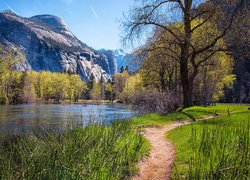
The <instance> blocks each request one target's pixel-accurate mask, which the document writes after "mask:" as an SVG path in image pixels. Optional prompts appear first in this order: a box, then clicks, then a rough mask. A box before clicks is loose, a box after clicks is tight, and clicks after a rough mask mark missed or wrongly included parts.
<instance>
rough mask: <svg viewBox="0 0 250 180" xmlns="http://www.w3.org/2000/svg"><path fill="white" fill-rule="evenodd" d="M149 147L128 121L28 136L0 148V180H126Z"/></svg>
mask: <svg viewBox="0 0 250 180" xmlns="http://www.w3.org/2000/svg"><path fill="white" fill-rule="evenodd" d="M148 149H149V145H148V143H147V142H146V140H145V139H144V138H143V137H142V136H141V135H140V134H139V133H138V132H136V130H135V129H134V128H133V127H132V126H131V122H130V121H123V122H114V123H112V124H111V125H110V126H107V127H104V126H97V125H90V126H88V127H86V128H77V129H74V130H71V131H65V132H63V133H59V134H58V132H46V131H44V133H42V134H40V135H35V134H32V133H30V134H28V135H25V136H19V137H15V138H12V140H10V139H9V140H7V141H5V142H3V143H2V144H1V148H0V169H1V171H0V179H127V178H129V177H130V176H131V175H132V174H133V173H134V172H135V171H136V163H137V162H138V161H139V160H140V159H141V158H142V157H143V156H144V155H146V154H147V152H148Z"/></svg>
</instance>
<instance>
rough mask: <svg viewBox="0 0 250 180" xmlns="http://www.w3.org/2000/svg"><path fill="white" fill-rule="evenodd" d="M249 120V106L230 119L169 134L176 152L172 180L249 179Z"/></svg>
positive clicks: (188, 127)
mask: <svg viewBox="0 0 250 180" xmlns="http://www.w3.org/2000/svg"><path fill="white" fill-rule="evenodd" d="M229 108H230V107H229ZM231 108H232V109H233V107H231ZM234 108H235V107H234ZM249 117H250V113H249V111H248V110H247V108H246V106H242V107H237V108H236V109H235V111H234V112H233V113H231V114H230V116H228V115H224V116H221V117H218V118H215V119H212V120H207V121H203V122H197V123H194V124H192V125H188V126H183V127H181V128H178V129H175V130H173V131H171V132H170V133H168V138H169V139H171V140H172V142H173V143H174V145H175V146H176V151H177V156H176V161H175V168H174V170H173V173H172V178H173V179H249V177H250V121H249Z"/></svg>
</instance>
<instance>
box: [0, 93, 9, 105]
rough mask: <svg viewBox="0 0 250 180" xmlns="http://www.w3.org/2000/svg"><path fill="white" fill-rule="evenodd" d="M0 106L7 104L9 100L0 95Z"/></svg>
mask: <svg viewBox="0 0 250 180" xmlns="http://www.w3.org/2000/svg"><path fill="white" fill-rule="evenodd" d="M0 104H9V99H8V97H7V96H6V95H3V94H0Z"/></svg>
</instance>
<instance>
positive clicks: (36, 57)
mask: <svg viewBox="0 0 250 180" xmlns="http://www.w3.org/2000/svg"><path fill="white" fill-rule="evenodd" d="M0 43H1V44H2V45H4V47H7V48H14V49H16V50H18V51H19V53H22V54H23V55H24V57H25V59H24V61H23V62H21V63H19V64H18V65H16V67H15V68H16V69H17V70H19V71H29V70H35V71H42V70H45V71H51V72H68V73H78V74H80V76H81V78H82V79H83V80H85V81H88V80H89V77H90V76H91V74H93V75H94V77H95V79H96V80H99V79H100V78H101V76H102V77H103V79H104V80H106V81H107V80H108V79H111V76H112V75H113V74H114V73H115V72H116V59H115V56H114V54H113V53H110V51H97V50H94V49H92V48H90V47H88V46H87V45H86V44H84V43H82V42H81V41H80V40H78V39H77V37H76V36H75V35H74V34H73V33H72V32H71V31H70V30H69V28H68V27H67V25H66V24H65V22H64V21H63V20H62V19H61V18H59V17H56V16H53V15H37V16H33V17H30V18H24V17H20V16H18V15H17V14H15V13H13V12H11V11H5V12H3V13H0Z"/></svg>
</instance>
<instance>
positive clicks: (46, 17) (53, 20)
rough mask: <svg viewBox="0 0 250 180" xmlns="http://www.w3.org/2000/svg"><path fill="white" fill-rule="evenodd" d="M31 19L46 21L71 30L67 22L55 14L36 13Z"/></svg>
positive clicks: (60, 28) (50, 24) (53, 25)
mask: <svg viewBox="0 0 250 180" xmlns="http://www.w3.org/2000/svg"><path fill="white" fill-rule="evenodd" d="M31 19H34V20H37V21H40V22H42V23H45V24H47V25H49V26H51V27H53V28H55V29H58V30H63V31H69V29H68V27H67V25H66V23H65V22H64V21H63V20H62V19H61V18H60V17H57V16H54V15H50V14H42V15H36V16H32V17H31Z"/></svg>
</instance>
